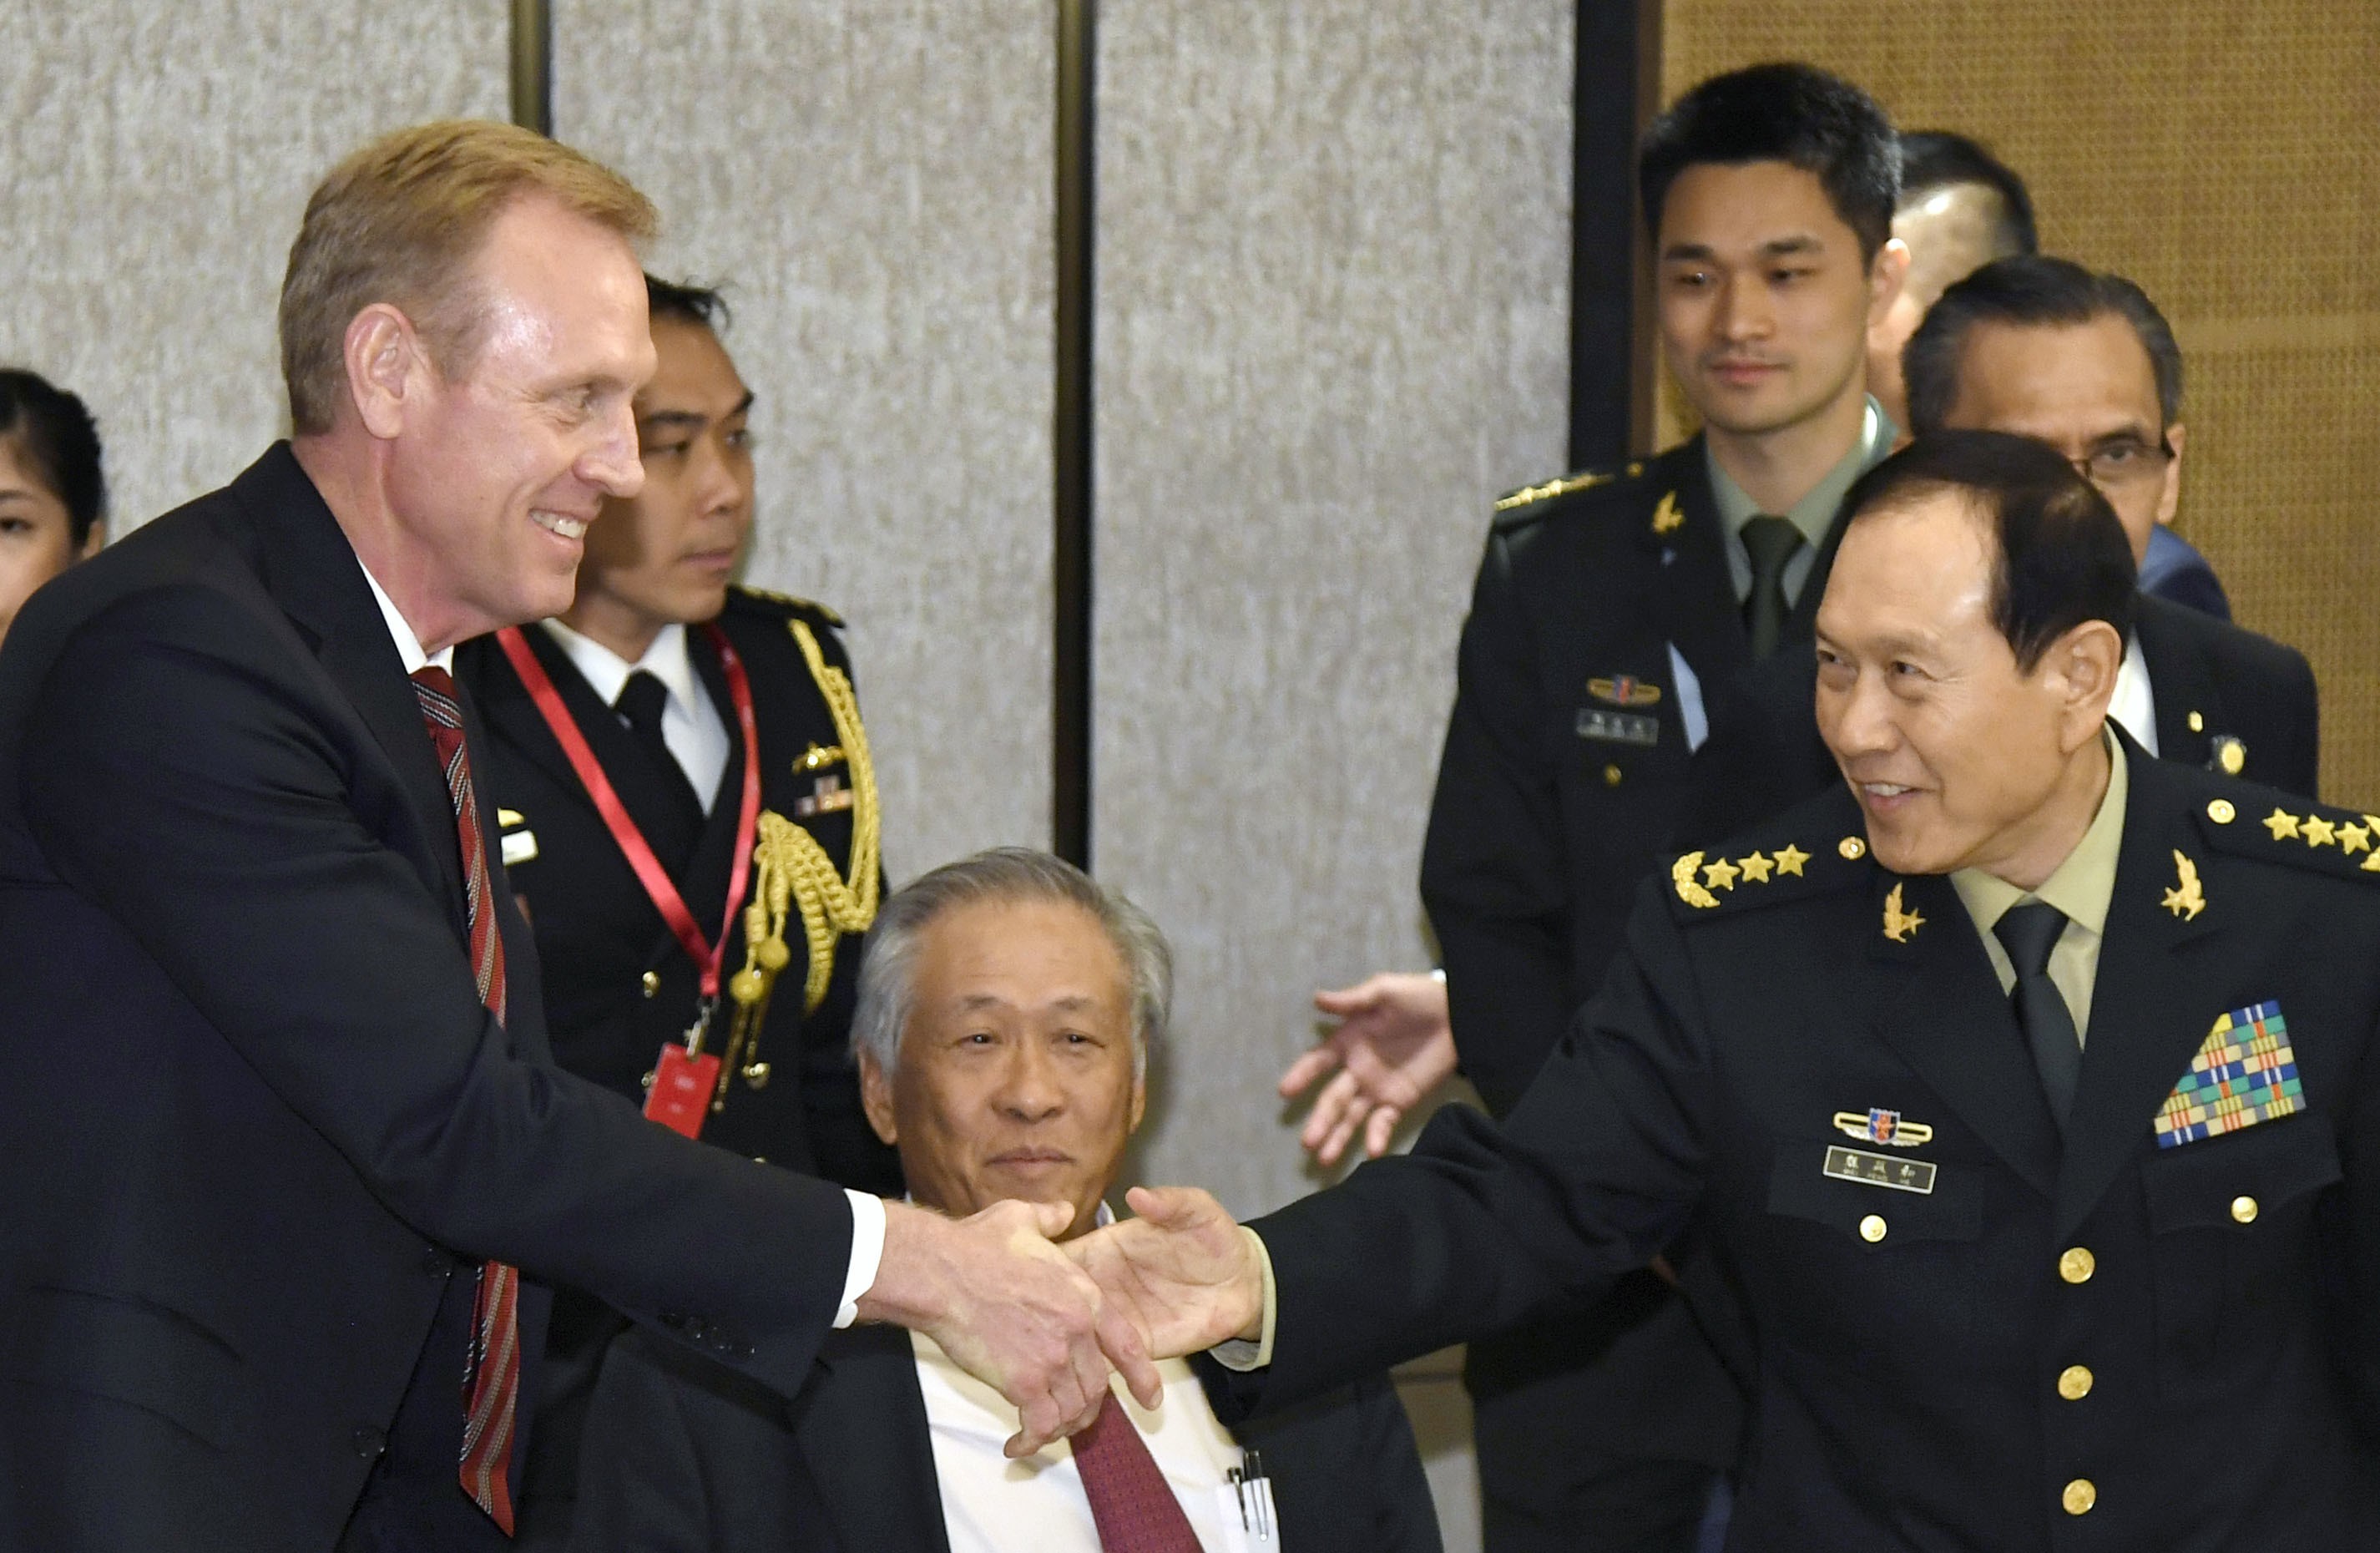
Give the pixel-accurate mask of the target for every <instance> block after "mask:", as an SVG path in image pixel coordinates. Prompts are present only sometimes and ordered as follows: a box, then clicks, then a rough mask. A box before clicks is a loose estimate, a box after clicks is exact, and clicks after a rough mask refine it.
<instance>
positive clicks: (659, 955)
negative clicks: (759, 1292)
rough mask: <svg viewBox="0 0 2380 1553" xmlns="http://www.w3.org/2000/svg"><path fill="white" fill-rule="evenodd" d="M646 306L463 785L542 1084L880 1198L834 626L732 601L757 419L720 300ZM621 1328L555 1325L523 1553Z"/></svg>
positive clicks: (827, 616) (498, 670)
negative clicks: (606, 469)
mask: <svg viewBox="0 0 2380 1553" xmlns="http://www.w3.org/2000/svg"><path fill="white" fill-rule="evenodd" d="M647 293H648V297H649V299H650V305H651V312H652V333H653V345H654V347H655V350H656V351H657V353H658V356H659V361H660V365H659V370H657V372H656V373H655V375H654V377H653V380H652V382H650V384H649V385H648V386H647V387H646V388H645V389H644V390H643V391H642V392H641V393H639V394H637V402H636V414H637V435H638V440H639V454H640V456H641V458H642V460H643V463H644V467H645V483H644V488H643V491H641V492H640V493H639V494H638V495H637V496H636V497H634V498H632V499H629V500H626V501H614V502H611V503H608V504H606V505H605V508H604V511H603V516H601V518H600V519H599V520H597V522H596V523H594V524H593V525H592V526H591V527H590V528H589V529H588V532H587V553H586V559H585V561H584V562H583V563H582V564H581V565H580V567H579V571H578V595H577V600H576V601H575V602H574V603H573V605H572V607H571V608H570V610H569V611H568V612H567V613H565V614H564V615H563V616H562V617H561V618H559V619H557V620H550V621H546V622H543V623H541V624H540V625H528V626H525V627H518V628H516V629H513V630H508V631H504V632H500V633H498V634H497V635H495V636H493V637H483V638H481V639H480V640H479V641H476V642H472V643H469V644H468V645H466V646H465V647H464V648H463V649H462V650H461V652H460V653H459V655H458V657H457V660H456V664H455V673H456V677H457V678H458V679H459V680H461V681H462V683H463V684H464V686H466V687H467V688H468V690H469V692H470V693H471V696H472V697H473V698H474V699H475V701H476V702H477V704H478V706H479V708H480V715H481V717H482V719H483V720H484V722H486V724H487V728H488V732H489V734H490V735H491V736H490V738H489V740H488V741H487V742H488V747H487V748H486V749H485V750H484V751H482V752H480V758H481V760H482V763H483V764H482V770H483V772H484V774H483V776H482V778H481V780H482V781H484V782H486V783H488V785H489V787H490V788H491V789H492V793H493V795H494V798H495V801H496V803H497V805H498V819H499V820H500V823H501V825H502V846H503V849H504V853H503V856H504V864H505V865H506V871H507V873H508V875H509V876H510V880H511V884H512V888H513V891H514V892H515V894H516V895H517V896H518V897H519V898H520V900H521V902H522V904H523V906H524V908H525V909H526V910H527V911H528V916H529V920H530V926H531V928H532V929H533V930H534V931H535V933H536V937H537V947H538V956H539V961H540V965H541V967H542V969H543V979H544V993H545V1005H546V1010H547V1019H548V1023H549V1025H550V1027H551V1029H552V1032H553V1053H554V1059H555V1061H556V1062H559V1063H560V1064H561V1065H562V1066H563V1067H565V1068H567V1069H569V1070H571V1071H572V1072H574V1073H577V1074H581V1075H582V1076H584V1077H588V1078H591V1079H594V1080H596V1081H597V1082H599V1083H601V1084H605V1085H608V1086H611V1087H612V1088H613V1089H615V1090H617V1091H618V1092H620V1093H621V1094H623V1095H625V1096H627V1097H629V1098H632V1099H636V1100H638V1101H639V1102H641V1103H644V1104H645V1105H646V1108H647V1114H648V1115H651V1116H654V1117H655V1118H656V1119H657V1120H660V1121H662V1122H664V1123H665V1124H668V1125H671V1126H674V1127H676V1128H677V1130H679V1131H680V1132H688V1133H694V1134H698V1135H699V1136H700V1137H702V1138H703V1139H704V1140H706V1141H708V1142H710V1143H714V1144H717V1145H719V1146H720V1147H723V1148H730V1149H734V1150H735V1151H737V1152H739V1153H742V1154H747V1155H749V1156H751V1157H753V1158H754V1159H764V1160H766V1161H768V1162H769V1163H771V1164H772V1165H780V1166H783V1167H785V1168H787V1169H790V1170H795V1171H804V1172H806V1173H811V1174H817V1175H820V1176H823V1177H825V1178H827V1179H828V1180H831V1181H834V1182H836V1183H839V1184H842V1185H844V1186H849V1187H852V1188H855V1189H857V1190H860V1191H866V1192H871V1193H875V1194H878V1195H894V1196H897V1195H900V1190H901V1188H900V1172H899V1164H898V1161H897V1159H894V1158H892V1155H891V1153H890V1151H889V1150H887V1149H885V1148H884V1147H883V1146H882V1145H880V1143H878V1142H877V1140H876V1138H875V1136H874V1134H872V1133H870V1132H869V1131H868V1125H867V1121H866V1118H865V1116H864V1114H863V1113H862V1111H861V1110H860V1106H859V1097H858V1079H857V1074H856V1071H855V1070H854V1068H853V1067H852V1065H851V1062H850V1059H849V1057H848V1054H847V1049H848V1046H849V1040H850V1023H851V1008H852V1000H853V997H854V988H855V986H856V977H857V971H858V963H859V951H860V944H861V941H862V935H863V934H864V933H865V932H866V930H867V928H868V924H869V922H870V921H871V920H872V919H873V917H874V916H875V909H876V902H877V899H878V895H879V892H880V888H881V871H880V867H879V863H878V853H877V846H878V834H877V825H878V815H877V807H876V786H875V782H874V777H873V769H872V767H871V765H870V763H869V758H868V737H867V734H866V731H865V730H864V729H863V728H862V726H861V724H860V721H859V709H858V703H857V701H856V699H855V698H854V696H853V692H852V686H851V666H850V661H849V660H848V659H847V658H846V657H845V655H844V649H843V646H842V643H841V641H840V639H839V637H838V635H837V627H838V626H840V625H842V621H841V620H840V619H838V618H837V617H836V616H835V615H834V613H832V612H831V611H829V610H827V609H825V608H824V607H822V606H820V605H817V604H812V603H807V602H805V601H798V600H792V599H785V598H782V597H779V596H776V595H770V594H761V593H756V592H752V591H750V590H747V589H745V588H735V587H731V586H730V585H729V581H728V579H729V578H730V577H731V576H734V575H735V567H736V564H738V562H739V561H740V560H741V558H742V555H743V552H744V548H745V543H746V541H747V539H748V538H749V536H750V533H751V526H752V507H753V480H752V455H751V447H750V439H749V432H748V431H747V419H748V416H749V413H750V410H751V405H752V394H751V391H750V390H749V389H747V387H746V386H745V383H744V381H743V379H742V377H741V376H740V375H739V374H738V373H737V371H736V370H735V363H734V362H733V361H732V360H731V359H730V358H729V357H728V355H727V352H726V350H725V348H724V347H723V346H722V345H721V343H720V340H719V337H718V334H717V332H716V327H715V325H716V323H717V322H720V321H721V319H722V308H721V304H720V301H719V298H718V297H717V295H716V294H715V293H713V292H710V291H704V290H698V289H696V288H692V287H686V286H678V285H670V284H668V283H666V282H662V281H658V280H653V279H651V278H650V277H648V279H647ZM756 746H757V747H756ZM624 1324H625V1323H624V1322H623V1321H622V1319H621V1318H620V1317H619V1316H615V1315H614V1314H613V1312H612V1311H611V1310H610V1308H609V1307H607V1306H605V1305H602V1304H599V1303H598V1302H596V1301H595V1300H593V1299H592V1298H590V1297H588V1296H584V1295H575V1294H571V1293H569V1292H565V1293H563V1294H562V1295H561V1296H560V1297H559V1298H557V1300H556V1302H555V1305H554V1317H553V1340H552V1341H551V1342H550V1343H549V1345H548V1352H547V1357H546V1362H545V1365H544V1377H545V1378H544V1382H543V1390H544V1392H545V1395H544V1396H543V1397H542V1398H541V1399H540V1402H539V1406H538V1413H537V1419H538V1427H537V1429H536V1431H535V1432H534V1433H533V1435H532V1437H531V1438H530V1441H529V1449H530V1458H529V1470H528V1484H527V1495H526V1498H525V1503H524V1504H523V1506H522V1520H521V1531H522V1535H524V1536H525V1537H528V1538H529V1539H531V1540H533V1541H535V1540H540V1539H547V1538H558V1536H559V1535H560V1533H561V1532H562V1531H563V1530H565V1529H566V1523H567V1520H568V1516H569V1513H570V1507H571V1501H572V1498H573V1492H574V1487H575V1474H576V1464H577V1439H578V1433H579V1429H578V1426H579V1423H580V1420H581V1418H582V1417H583V1413H584V1408H585V1405H586V1398H587V1396H588V1395H589V1392H590V1391H591V1389H592V1386H593V1383H594V1377H595V1372H596V1368H597V1366H598V1365H600V1362H601V1356H602V1351H603V1348H604V1346H605V1345H606V1344H607V1343H608V1341H610V1339H611V1337H612V1336H613V1334H614V1333H616V1332H617V1331H618V1330H619V1329H621V1328H622V1326H623V1325H624Z"/></svg>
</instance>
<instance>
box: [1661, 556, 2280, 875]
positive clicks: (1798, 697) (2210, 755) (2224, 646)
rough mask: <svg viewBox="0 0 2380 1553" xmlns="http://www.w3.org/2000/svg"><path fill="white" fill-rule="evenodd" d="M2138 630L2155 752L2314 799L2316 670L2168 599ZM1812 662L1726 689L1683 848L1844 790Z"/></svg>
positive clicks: (2152, 601)
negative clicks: (2227, 759)
mask: <svg viewBox="0 0 2380 1553" xmlns="http://www.w3.org/2000/svg"><path fill="white" fill-rule="evenodd" d="M2136 603H2137V607H2138V613H2137V615H2136V616H2135V617H2134V626H2135V629H2136V631H2137V634H2138V636H2139V637H2140V643H2141V658H2142V661H2143V662H2144V663H2146V664H2147V666H2148V671H2149V689H2150V694H2151V696H2152V698H2154V700H2155V704H2156V734H2157V753H2158V755H2159V756H2160V757H2161V758H2164V759H2167V760H2171V761H2176V762H2178V763H2180V764H2181V765H2185V766H2196V767H2200V768H2203V769H2205V770H2224V769H2225V768H2224V763H2223V752H2224V750H2225V748H2226V747H2227V746H2232V747H2236V748H2237V750H2238V751H2239V758H2240V770H2239V771H2238V772H2236V773H2232V774H2236V775H2240V776H2244V777H2248V778H2251V779H2253V780H2254V781H2257V782H2262V783H2268V784H2270V785H2272V786H2274V787H2278V788H2281V789H2283V790H2285V791H2287V792H2290V793H2294V794H2296V795H2299V796H2300V797H2303V798H2311V797H2313V795H2314V794H2315V792H2316V791H2317V789H2316V786H2315V770H2316V767H2317V765H2318V763H2319V759H2320V756H2321V744H2320V729H2321V713H2320V709H2319V706H2318V704H2317V700H2316V697H2315V694H2314V683H2313V669H2312V668H2310V667H2308V666H2307V663H2306V661H2305V658H2304V656H2303V655H2302V654H2301V653H2299V652H2298V651H2297V650H2296V649H2293V648H2287V647H2283V646H2282V645H2281V644H2280V643H2278V642H2277V641H2274V640H2272V639H2271V638H2269V637H2260V636H2257V635H2256V634H2255V633H2254V632H2253V631H2245V630H2242V629H2240V627H2239V626H2237V625H2232V624H2230V623H2229V622H2228V621H2223V620H2216V619H2215V618H2214V617H2213V616H2211V615H2208V614H2204V613H2200V612H2199V611H2197V610H2193V609H2190V608H2187V607H2185V606H2183V605H2180V604H2177V603H2175V602H2173V601H2171V600H2168V599H2158V598H2153V597H2151V596H2149V595H2148V594H2145V593H2144V594H2142V595H2140V596H2139V598H2138V599H2137V601H2136ZM1817 681H1818V668H1817V661H1816V659H1815V657H1814V656H1813V655H1812V654H1811V652H1810V651H1809V650H1808V649H1806V648H1801V649H1796V650H1795V651H1793V652H1791V653H1784V652H1779V654H1778V655H1777V656H1776V657H1775V658H1772V659H1770V660H1769V661H1767V662H1766V663H1763V664H1761V665H1760V666H1759V667H1758V668H1757V669H1755V670H1754V671H1753V672H1752V673H1748V674H1746V675H1744V676H1743V677H1741V678H1740V679H1738V680H1737V681H1735V682H1734V683H1733V684H1732V685H1731V686H1729V687H1728V690H1727V692H1726V697H1727V704H1726V706H1725V707H1724V708H1723V709H1722V710H1720V711H1719V712H1718V717H1719V718H1720V719H1721V720H1722V721H1723V722H1724V723H1725V724H1726V726H1727V729H1728V737H1727V738H1726V739H1725V740H1724V741H1722V742H1721V743H1720V744H1718V746H1716V747H1713V748H1711V749H1709V750H1707V751H1706V758H1705V759H1704V760H1703V761H1702V763H1701V766H1700V769H1699V770H1698V771H1697V773H1696V781H1695V783H1694V790H1693V793H1692V795H1691V797H1690V799H1689V801H1688V804H1687V815H1686V818H1685V819H1683V820H1682V822H1681V824H1680V826H1679V829H1678V840H1679V843H1680V845H1682V846H1691V845H1694V844H1695V843H1698V842H1705V841H1710V840H1713V839H1716V838H1718V837H1722V836H1726V835H1729V834H1731V833H1732V832H1734V831H1740V830H1743V829H1745V828H1746V827H1748V826H1751V825H1754V824H1756V823H1758V822H1759V821H1760V820H1762V819H1766V818H1767V817H1768V816H1769V815H1772V814H1775V813H1777V812H1778V811H1779V810H1780V809H1783V808H1786V807H1790V806H1791V805H1793V804H1796V803H1799V802H1801V801H1803V799H1805V798H1808V797H1811V796H1813V795H1815V794H1818V793H1822V792H1825V791H1827V790H1828V789H1829V788H1832V787H1835V786H1837V785H1839V784H1840V783H1841V781H1842V776H1841V773H1840V771H1839V770H1837V769H1836V766H1835V762H1834V758H1833V757H1832V756H1830V755H1828V753H1827V746H1826V745H1825V744H1824V743H1823V742H1822V741H1821V740H1820V739H1819V737H1818V723H1817V717H1816V714H1815V710H1814V709H1815V698H1816V695H1817Z"/></svg>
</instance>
